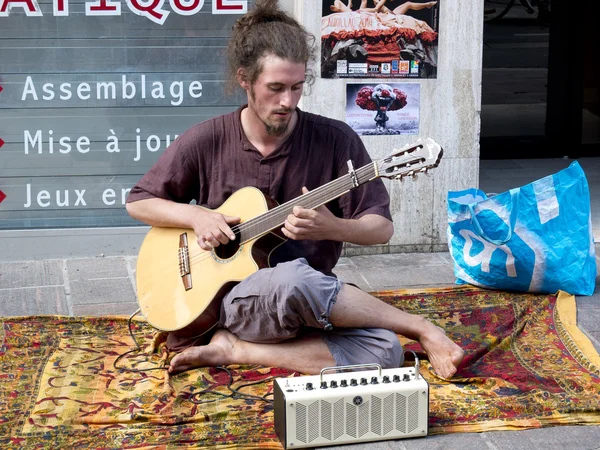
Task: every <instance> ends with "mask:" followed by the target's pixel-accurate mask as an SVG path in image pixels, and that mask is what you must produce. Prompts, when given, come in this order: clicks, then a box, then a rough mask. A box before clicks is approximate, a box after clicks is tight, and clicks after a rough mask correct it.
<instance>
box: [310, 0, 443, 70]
mask: <svg viewBox="0 0 600 450" xmlns="http://www.w3.org/2000/svg"><path fill="white" fill-rule="evenodd" d="M439 7H440V0H437V1H427V2H426V1H421V0H417V1H414V2H409V1H403V0H323V7H322V8H323V10H322V18H321V76H322V77H323V78H436V77H437V59H438V58H437V52H438V24H439Z"/></svg>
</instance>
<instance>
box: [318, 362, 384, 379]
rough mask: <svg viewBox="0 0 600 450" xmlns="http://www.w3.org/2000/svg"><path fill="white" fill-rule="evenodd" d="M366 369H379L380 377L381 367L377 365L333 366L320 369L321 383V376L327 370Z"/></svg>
mask: <svg viewBox="0 0 600 450" xmlns="http://www.w3.org/2000/svg"><path fill="white" fill-rule="evenodd" d="M366 367H373V368H377V369H379V376H381V366H380V365H379V364H376V363H373V364H351V365H349V366H334V367H324V368H323V369H321V383H322V382H323V374H324V373H325V372H327V371H328V370H340V369H359V368H361V369H364V368H366Z"/></svg>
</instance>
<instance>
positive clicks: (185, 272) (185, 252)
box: [178, 233, 192, 291]
mask: <svg viewBox="0 0 600 450" xmlns="http://www.w3.org/2000/svg"><path fill="white" fill-rule="evenodd" d="M178 256H179V275H180V276H181V281H182V282H183V287H184V288H185V290H186V291H189V290H190V289H191V288H192V274H191V272H190V249H189V247H188V239H187V233H182V234H181V235H180V236H179V255H178Z"/></svg>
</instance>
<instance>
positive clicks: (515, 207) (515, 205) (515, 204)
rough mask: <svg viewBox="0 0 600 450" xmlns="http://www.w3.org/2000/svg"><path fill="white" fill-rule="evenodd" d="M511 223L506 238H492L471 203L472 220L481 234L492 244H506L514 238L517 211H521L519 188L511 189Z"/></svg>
mask: <svg viewBox="0 0 600 450" xmlns="http://www.w3.org/2000/svg"><path fill="white" fill-rule="evenodd" d="M509 192H510V221H509V222H510V224H509V226H508V233H507V234H506V238H505V239H491V238H490V237H489V236H488V235H487V234H485V232H484V231H483V228H481V225H480V223H479V220H477V215H476V213H475V209H474V207H473V203H470V204H469V205H468V206H469V211H470V212H471V222H472V223H473V227H474V228H475V231H476V232H477V234H478V235H479V236H481V237H482V238H483V239H485V240H486V241H488V242H489V243H490V244H494V245H504V244H506V243H507V242H508V241H510V239H511V238H512V234H513V230H514V228H515V224H516V223H517V212H518V211H519V189H518V188H517V189H511V190H510V191H509Z"/></svg>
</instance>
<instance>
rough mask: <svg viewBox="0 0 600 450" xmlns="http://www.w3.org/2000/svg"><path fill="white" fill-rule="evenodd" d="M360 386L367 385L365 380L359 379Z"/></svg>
mask: <svg viewBox="0 0 600 450" xmlns="http://www.w3.org/2000/svg"><path fill="white" fill-rule="evenodd" d="M360 384H362V385H363V386H364V385H366V384H367V379H366V378H361V379H360Z"/></svg>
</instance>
